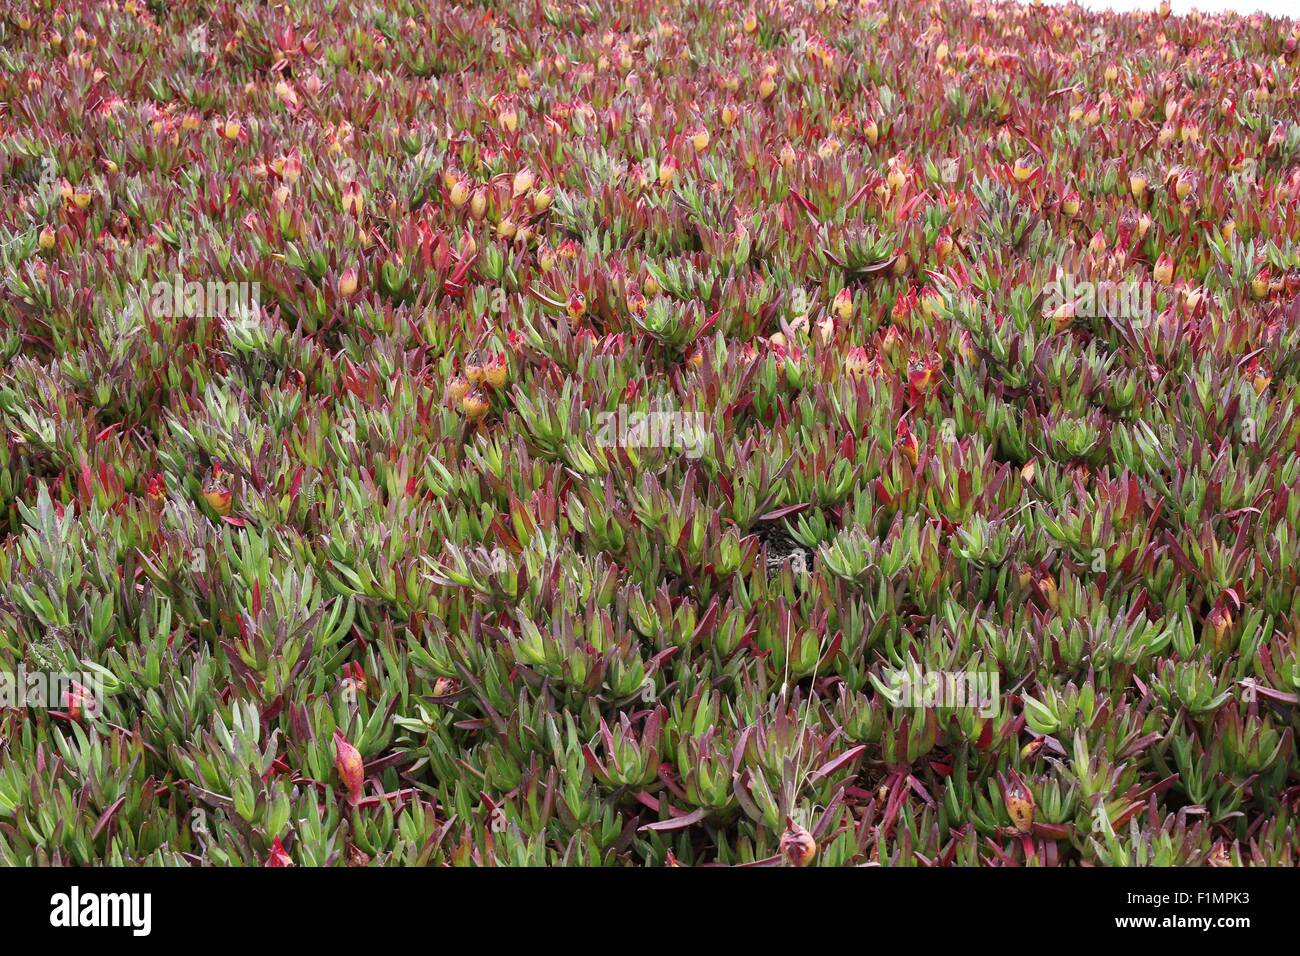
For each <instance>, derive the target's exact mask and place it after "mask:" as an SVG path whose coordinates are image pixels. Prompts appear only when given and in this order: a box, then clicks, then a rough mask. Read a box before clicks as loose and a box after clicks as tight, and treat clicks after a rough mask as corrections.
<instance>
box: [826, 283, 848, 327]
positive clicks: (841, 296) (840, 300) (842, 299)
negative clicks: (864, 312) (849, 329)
mask: <svg viewBox="0 0 1300 956" xmlns="http://www.w3.org/2000/svg"><path fill="white" fill-rule="evenodd" d="M831 311H832V312H833V313H834V314H835V318H837V319H839V320H840V321H841V322H848V321H849V319H851V318H853V294H852V293H851V292H849V290H848V289H847V288H844V289H840V291H839V292H837V293H835V301H834V302H833V303H832V304H831Z"/></svg>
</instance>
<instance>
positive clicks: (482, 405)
mask: <svg viewBox="0 0 1300 956" xmlns="http://www.w3.org/2000/svg"><path fill="white" fill-rule="evenodd" d="M489 408H491V403H490V402H489V401H488V397H487V395H486V394H484V392H483V390H482V389H480V388H471V389H470V390H469V391H468V392H467V393H466V394H465V397H464V398H462V399H461V401H460V410H461V413H462V414H463V415H464V416H465V418H466V419H467V420H468V421H469V422H471V423H477V422H480V421H482V420H483V419H484V418H485V417H486V416H487V413H488V409H489Z"/></svg>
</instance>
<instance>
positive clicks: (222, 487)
mask: <svg viewBox="0 0 1300 956" xmlns="http://www.w3.org/2000/svg"><path fill="white" fill-rule="evenodd" d="M202 492H203V500H204V501H206V502H207V503H208V507H210V508H211V509H212V510H213V511H215V512H216V513H217V514H219V515H221V516H222V517H223V518H224V517H225V516H226V515H228V514H230V508H231V502H232V500H233V498H234V494H233V493H232V492H231V490H230V486H229V485H228V484H226V481H225V478H224V477H223V476H222V471H221V466H220V465H219V464H217V463H216V462H213V464H212V474H211V475H209V476H208V478H207V479H206V480H205V481H204V482H203V486H202Z"/></svg>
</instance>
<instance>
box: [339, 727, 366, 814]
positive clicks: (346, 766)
mask: <svg viewBox="0 0 1300 956" xmlns="http://www.w3.org/2000/svg"><path fill="white" fill-rule="evenodd" d="M334 767H335V769H337V770H338V774H339V780H340V781H341V782H342V783H343V787H344V789H345V790H347V795H348V802H349V803H351V804H352V805H353V806H356V805H357V804H358V803H360V802H361V791H362V787H363V785H364V783H365V768H364V765H363V764H362V762H361V753H360V752H359V751H358V750H357V748H356V747H354V746H352V744H351V743H350V742H349V741H348V738H347V737H345V736H344V735H343V732H342V731H339V730H336V731H334Z"/></svg>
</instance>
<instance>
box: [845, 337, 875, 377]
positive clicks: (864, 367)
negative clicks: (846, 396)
mask: <svg viewBox="0 0 1300 956" xmlns="http://www.w3.org/2000/svg"><path fill="white" fill-rule="evenodd" d="M870 369H871V356H870V355H868V354H867V350H866V349H865V348H863V347H862V346H861V345H859V346H857V347H855V348H852V349H850V350H849V354H848V355H847V356H845V358H844V371H845V372H846V373H848V375H849V377H850V378H866V377H867V374H868V372H869V371H870Z"/></svg>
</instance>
